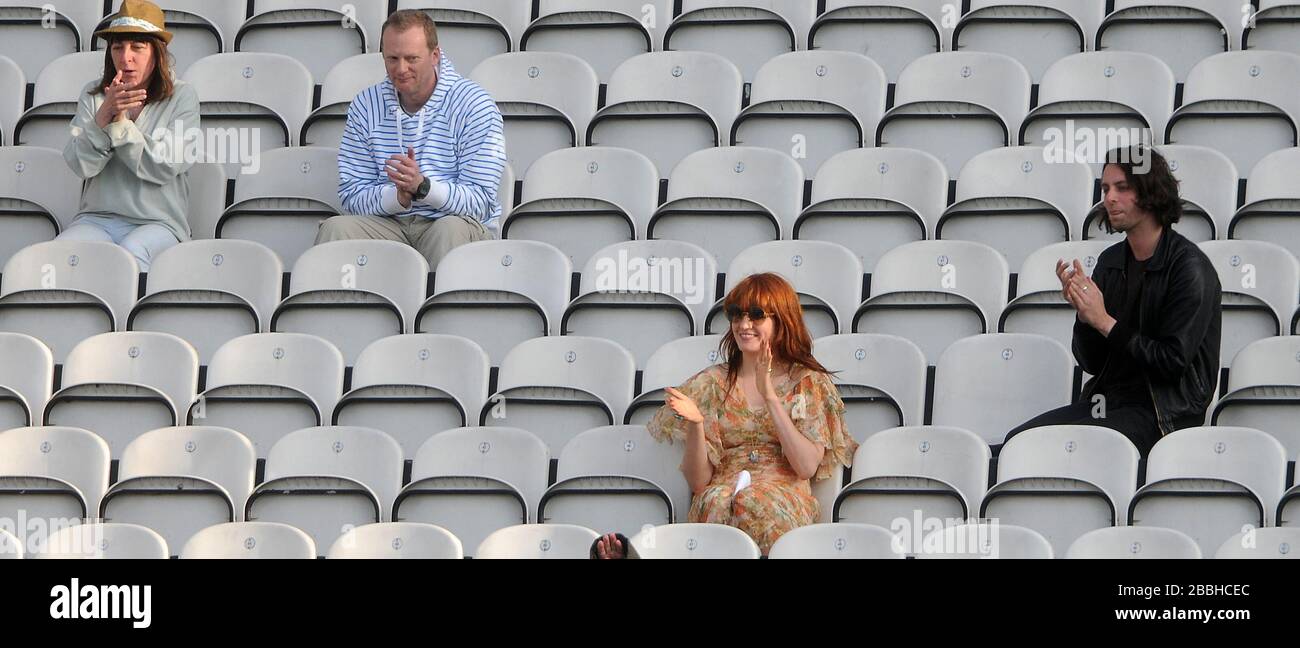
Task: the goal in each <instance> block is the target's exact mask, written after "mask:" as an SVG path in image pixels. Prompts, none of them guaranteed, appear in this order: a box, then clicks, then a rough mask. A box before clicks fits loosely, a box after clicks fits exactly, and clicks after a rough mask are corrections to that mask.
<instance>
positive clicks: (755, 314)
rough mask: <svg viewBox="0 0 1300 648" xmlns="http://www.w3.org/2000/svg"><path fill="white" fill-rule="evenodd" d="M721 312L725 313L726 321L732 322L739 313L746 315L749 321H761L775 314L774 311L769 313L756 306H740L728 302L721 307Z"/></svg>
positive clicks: (737, 317) (738, 316)
mask: <svg viewBox="0 0 1300 648" xmlns="http://www.w3.org/2000/svg"><path fill="white" fill-rule="evenodd" d="M723 312H724V313H725V314H726V315H727V321H728V322H732V321H735V320H737V319H739V318H740V316H741V315H746V316H748V317H749V321H751V322H758V321H762V320H763V318H766V317H775V316H776V313H769V312H767V311H765V310H763V309H761V308H759V307H757V306H750V307H749V308H741V307H739V306H737V305H735V304H728V305H727V307H726V308H725V309H723Z"/></svg>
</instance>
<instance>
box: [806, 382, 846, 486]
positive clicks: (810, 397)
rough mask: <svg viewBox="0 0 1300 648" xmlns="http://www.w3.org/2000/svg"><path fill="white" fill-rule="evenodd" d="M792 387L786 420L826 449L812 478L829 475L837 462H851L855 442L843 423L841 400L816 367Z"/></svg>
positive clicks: (831, 383)
mask: <svg viewBox="0 0 1300 648" xmlns="http://www.w3.org/2000/svg"><path fill="white" fill-rule="evenodd" d="M793 391H794V397H793V398H792V399H791V401H792V402H791V405H790V420H791V421H793V422H794V426H795V428H796V429H798V430H799V432H800V433H802V434H803V435H804V436H805V437H807V438H808V440H809V441H812V442H813V443H816V444H818V445H820V446H822V447H823V448H825V449H826V454H825V455H823V456H822V462H821V465H819V466H817V474H816V475H815V476H813V481H821V480H823V479H826V478H828V477H830V476H831V475H832V471H833V470H834V468H835V466H836V465H837V464H838V465H841V466H851V465H853V453H854V452H856V451H857V449H858V443H857V442H856V441H854V440H853V436H852V435H851V434H849V430H848V427H847V426H846V425H845V423H844V401H843V400H842V399H840V392H839V390H838V389H836V388H835V384H834V383H833V382H831V377H830V376H828V375H826V374H824V373H821V372H820V371H809V372H808V373H807V375H805V376H804V377H803V378H802V379H801V380H800V381H799V384H798V385H796V386H795V388H794V390H793Z"/></svg>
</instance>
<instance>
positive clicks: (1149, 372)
mask: <svg viewBox="0 0 1300 648" xmlns="http://www.w3.org/2000/svg"><path fill="white" fill-rule="evenodd" d="M1126 245H1128V242H1127V241H1120V242H1119V243H1116V244H1115V245H1112V246H1110V247H1108V248H1106V250H1105V251H1103V252H1102V253H1101V256H1099V257H1098V258H1097V267H1096V268H1095V269H1094V270H1093V274H1092V278H1093V281H1095V282H1096V283H1097V287H1098V288H1100V289H1101V292H1102V295H1103V297H1104V300H1105V302H1106V312H1108V313H1110V314H1111V317H1114V316H1115V314H1116V313H1118V312H1120V311H1121V309H1122V308H1123V304H1121V303H1120V301H1119V299H1118V297H1117V296H1118V295H1119V294H1120V293H1121V292H1122V288H1121V287H1122V286H1123V285H1124V281H1125V272H1126V271H1125V252H1126V250H1125V246H1126ZM1222 316H1223V315H1222V292H1221V288H1220V285H1219V275H1218V273H1217V272H1216V271H1215V269H1214V265H1213V264H1212V263H1211V262H1210V259H1209V257H1207V256H1205V253H1204V252H1201V250H1200V248H1198V247H1196V244H1195V243H1192V242H1191V241H1189V240H1187V239H1186V238H1185V237H1183V236H1182V235H1181V234H1179V233H1178V232H1175V231H1173V230H1172V229H1168V228H1166V230H1165V232H1164V233H1163V234H1162V235H1161V236H1160V243H1159V244H1157V246H1156V251H1155V254H1154V255H1152V257H1151V259H1150V260H1148V261H1147V267H1146V273H1145V275H1144V276H1143V279H1142V300H1141V302H1140V303H1139V305H1138V321H1137V323H1136V326H1134V323H1133V322H1118V323H1116V324H1115V326H1114V328H1112V329H1111V331H1110V335H1108V336H1102V334H1101V333H1099V332H1098V331H1097V330H1096V329H1094V328H1092V327H1091V326H1089V325H1087V324H1085V323H1083V322H1082V321H1079V320H1078V319H1077V318H1076V319H1075V322H1074V345H1073V346H1074V358H1075V360H1077V361H1078V363H1079V366H1081V367H1083V370H1084V371H1086V372H1088V373H1089V374H1092V375H1093V379H1092V380H1090V381H1088V384H1087V385H1085V386H1084V389H1083V398H1084V400H1085V401H1087V400H1091V398H1092V396H1093V394H1094V393H1095V390H1096V388H1097V386H1098V385H1099V384H1100V381H1101V379H1102V378H1103V376H1104V375H1105V372H1106V369H1107V367H1106V359H1107V356H1108V354H1109V352H1110V350H1111V349H1116V350H1122V351H1124V352H1126V353H1128V354H1129V355H1130V356H1131V357H1132V358H1133V359H1134V360H1135V361H1136V362H1137V364H1138V365H1139V366H1141V367H1142V368H1143V373H1144V374H1145V377H1146V383H1147V386H1148V387H1149V388H1150V390H1151V399H1152V402H1153V403H1154V404H1155V411H1156V421H1157V423H1158V424H1159V426H1160V433H1161V435H1165V434H1169V433H1170V432H1173V431H1174V430H1180V429H1182V428H1186V427H1192V426H1195V425H1203V424H1204V422H1205V410H1206V408H1208V407H1209V406H1210V402H1211V401H1212V400H1213V399H1214V387H1215V385H1216V383H1217V382H1218V380H1217V379H1218V373H1219V333H1220V330H1221V324H1222Z"/></svg>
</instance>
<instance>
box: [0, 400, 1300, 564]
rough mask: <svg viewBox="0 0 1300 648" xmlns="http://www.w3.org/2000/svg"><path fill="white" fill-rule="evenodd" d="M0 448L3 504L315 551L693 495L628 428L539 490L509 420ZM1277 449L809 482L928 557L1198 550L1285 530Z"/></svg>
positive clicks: (948, 435) (566, 460)
mask: <svg viewBox="0 0 1300 648" xmlns="http://www.w3.org/2000/svg"><path fill="white" fill-rule="evenodd" d="M0 447H3V449H4V450H5V453H4V454H3V457H4V459H3V463H2V464H0V506H3V508H4V509H5V510H10V509H12V511H13V512H20V511H27V512H28V514H29V515H39V516H41V517H44V518H45V519H50V520H66V521H71V522H70V523H76V522H77V521H79V520H81V519H83V518H84V519H90V520H95V519H101V518H102V519H103V520H105V521H109V522H130V523H136V524H141V525H143V526H147V527H149V528H151V529H153V530H154V531H155V532H157V533H158V534H159V535H160V536H162V538H163V539H165V541H166V542H167V543H168V545H169V546H172V547H174V548H175V547H179V546H181V545H183V544H184V542H185V541H186V540H187V539H189V538H191V537H192V536H193V535H194V534H195V533H198V532H199V531H200V530H201V529H203V528H206V527H208V526H210V525H212V524H218V523H223V522H238V521H244V520H248V521H262V522H266V521H279V522H285V523H289V524H293V525H295V526H297V527H299V528H301V529H303V530H304V531H306V532H307V534H308V535H309V536H310V537H311V538H312V539H313V540H314V542H315V543H316V545H317V546H322V547H323V546H328V545H330V544H332V543H333V541H334V540H335V539H337V538H338V537H339V536H341V535H343V534H345V533H347V531H348V530H349V529H350V528H352V527H355V526H360V525H364V524H371V523H378V522H389V521H407V522H409V521H419V522H426V523H433V524H438V525H440V526H442V527H444V528H446V529H448V530H449V531H451V532H452V533H453V534H454V535H455V536H456V537H458V538H459V539H460V540H461V541H463V542H466V543H469V544H471V545H472V546H477V545H478V544H479V543H480V542H482V541H483V539H485V538H487V537H488V536H490V535H491V534H492V533H494V532H495V531H496V530H498V529H501V528H505V527H508V526H510V525H512V524H516V523H523V524H527V523H532V522H540V523H566V524H578V525H581V526H586V527H589V528H600V529H604V530H627V531H630V532H632V531H635V530H637V529H643V528H645V527H646V526H656V525H659V524H668V523H672V522H673V521H674V520H680V519H681V518H682V516H683V511H684V510H685V509H686V508H687V506H688V505H689V501H690V494H689V491H688V489H687V488H686V486H685V482H684V480H683V479H682V478H681V476H680V474H679V473H678V472H677V467H676V466H677V464H678V463H679V462H680V455H681V448H680V447H675V446H669V445H665V444H660V443H657V442H655V441H654V440H653V439H651V438H650V437H649V435H648V434H647V433H646V431H645V429H644V428H643V427H640V426H611V427H602V428H597V429H593V430H589V431H587V432H584V433H582V434H580V435H578V436H577V437H575V438H574V439H573V440H572V441H570V442H569V443H568V444H567V445H566V446H565V448H564V451H563V452H562V453H561V454H560V456H559V467H558V472H557V473H556V479H555V482H554V483H553V484H551V485H550V486H549V487H548V486H547V483H548V481H547V478H546V472H547V457H548V453H547V451H546V449H545V446H544V444H543V443H542V442H541V440H540V439H538V438H537V437H535V436H533V435H532V434H530V433H528V432H525V431H523V430H519V429H515V428H499V427H483V428H463V429H457V430H452V431H448V432H443V433H439V434H435V435H433V436H432V437H430V438H429V440H428V441H426V442H425V443H424V445H423V446H422V447H421V449H420V451H419V453H418V455H417V457H416V459H415V462H414V464H413V467H412V471H411V479H410V481H409V483H407V484H405V485H403V482H402V474H401V473H402V468H401V459H400V449H399V448H397V445H396V443H395V442H394V441H393V440H392V439H391V438H390V437H388V436H387V435H385V434H384V433H382V432H379V431H377V430H373V429H370V428H364V427H346V426H342V427H315V428H307V429H304V430H299V431H296V432H294V433H292V434H290V435H288V436H286V437H285V438H283V439H282V440H280V441H279V442H277V444H276V446H275V448H273V449H272V452H271V456H270V457H269V458H268V460H267V462H266V478H265V480H264V481H262V482H261V483H260V484H255V481H254V461H253V452H252V447H251V443H250V442H249V441H248V440H247V439H246V438H245V437H243V436H242V435H240V434H239V433H237V432H234V431H233V430H230V429H227V428H217V427H173V428H164V429H160V430H154V431H151V432H150V433H148V434H147V435H144V436H142V437H140V438H139V439H137V440H136V441H134V442H132V444H131V446H130V447H129V448H128V452H127V454H126V456H125V457H124V458H123V459H122V463H121V473H120V475H119V479H118V480H117V481H116V483H114V484H113V485H111V486H109V485H108V471H109V466H108V455H107V447H106V444H105V443H104V442H103V441H102V440H101V439H100V438H99V437H97V436H96V435H94V434H92V433H90V432H87V431H85V430H82V429H78V428H63V427H46V428H18V429H14V430H10V431H7V432H4V433H3V434H0ZM1287 458H1288V457H1287V455H1285V454H1284V451H1283V449H1282V446H1281V444H1280V443H1278V442H1277V440H1275V439H1273V438H1271V437H1269V436H1268V435H1266V434H1264V433H1262V432H1259V431H1258V430H1252V429H1249V428H1236V427H1202V428H1190V429H1186V430H1180V431H1178V432H1176V433H1173V434H1171V435H1169V436H1166V437H1165V438H1163V439H1161V441H1160V442H1158V443H1157V445H1156V447H1155V449H1153V451H1152V453H1151V456H1150V459H1149V461H1148V463H1147V472H1146V478H1145V483H1144V484H1142V485H1141V486H1140V487H1139V485H1138V484H1139V461H1138V454H1137V450H1136V449H1135V448H1134V447H1133V446H1132V444H1131V443H1130V442H1128V441H1127V440H1126V439H1125V438H1124V437H1123V436H1121V435H1120V434H1119V433H1117V432H1114V431H1113V430H1110V429H1107V428H1101V427H1093V426H1048V427H1042V428H1036V429H1034V430H1030V431H1027V432H1025V433H1024V434H1022V435H1018V436H1017V437H1016V438H1015V439H1013V440H1012V441H1011V442H1010V443H1008V444H1007V445H1006V447H1005V448H1004V449H1003V452H1002V454H1001V455H1000V456H999V461H998V464H997V471H996V474H995V475H990V473H989V461H988V459H989V452H988V447H987V445H985V444H984V442H983V441H982V440H981V439H979V438H978V437H977V436H976V435H974V434H972V433H971V432H969V431H966V430H963V429H961V428H956V427H950V426H933V427H931V426H918V427H900V428H893V429H890V430H886V431H882V432H880V433H878V434H876V435H873V436H872V437H871V438H869V439H868V440H867V441H865V442H864V443H863V444H862V446H861V447H860V448H859V449H858V452H857V453H856V455H855V457H854V466H853V471H852V474H851V478H850V480H849V483H848V485H846V486H845V487H844V488H842V489H839V488H838V483H837V480H830V481H831V483H830V484H825V483H819V485H818V490H821V491H823V492H821V493H820V494H819V499H820V500H821V501H822V506H823V507H824V510H823V511H822V518H821V519H822V521H823V522H828V521H831V520H834V521H836V522H850V523H859V524H871V525H876V526H879V527H883V528H887V529H889V530H890V531H891V532H892V533H893V535H894V536H895V537H896V540H895V542H894V543H893V546H894V547H895V549H894V551H895V552H896V553H899V554H909V555H918V556H920V555H924V554H927V553H932V551H933V548H932V547H927V546H925V545H924V544H922V542H923V541H922V536H923V535H924V534H926V533H928V532H929V531H930V530H932V528H933V527H935V526H936V525H937V526H950V525H952V524H954V523H956V522H960V521H965V520H972V519H980V520H992V521H996V522H997V523H998V524H1001V525H1009V526H1013V527H1025V528H1027V529H1031V530H1032V531H1033V532H1034V533H1035V534H1036V535H1038V536H1040V537H1041V539H1042V543H1043V544H1044V545H1045V546H1047V552H1046V554H1047V555H1046V556H1044V557H1050V556H1051V555H1058V556H1060V555H1066V554H1067V553H1068V552H1067V549H1068V548H1069V547H1070V546H1071V545H1073V544H1074V543H1076V542H1077V541H1078V540H1079V539H1080V538H1082V537H1085V536H1087V535H1089V534H1090V533H1091V532H1093V531H1096V530H1097V529H1106V528H1109V527H1114V526H1117V525H1118V526H1125V525H1131V526H1140V527H1163V528H1170V529H1177V530H1179V531H1181V532H1182V533H1184V534H1186V535H1187V537H1189V538H1190V539H1191V540H1192V541H1193V542H1194V546H1198V547H1199V551H1200V552H1201V553H1202V554H1204V555H1206V556H1210V555H1214V553H1215V552H1216V550H1218V549H1219V547H1220V546H1221V545H1223V544H1224V542H1225V541H1227V540H1228V539H1229V538H1231V537H1233V536H1234V535H1235V534H1237V533H1239V532H1240V531H1242V530H1243V529H1255V528H1270V527H1294V526H1295V523H1296V519H1295V515H1296V511H1297V510H1300V509H1297V508H1296V507H1297V506H1300V486H1294V487H1292V488H1290V490H1287V483H1286V474H1287ZM990 476H994V477H996V479H995V480H993V485H992V486H989V485H988V484H989V483H990V480H989V477H990ZM823 485H827V486H829V488H828V489H822V488H820V487H821V486H823ZM323 494H328V495H329V497H328V498H325V497H321V495H323ZM90 497H94V498H97V499H94V500H91V499H87V498H90ZM995 551H996V550H995Z"/></svg>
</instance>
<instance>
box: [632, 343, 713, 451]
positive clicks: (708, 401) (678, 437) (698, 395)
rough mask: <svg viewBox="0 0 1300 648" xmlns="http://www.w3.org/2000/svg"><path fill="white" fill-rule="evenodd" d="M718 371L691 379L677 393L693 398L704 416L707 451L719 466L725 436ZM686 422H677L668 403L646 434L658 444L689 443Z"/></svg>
mask: <svg viewBox="0 0 1300 648" xmlns="http://www.w3.org/2000/svg"><path fill="white" fill-rule="evenodd" d="M715 371H716V369H715V368H714V367H710V368H708V369H705V370H704V371H701V372H699V373H697V374H695V375H694V376H691V377H690V379H689V380H687V381H686V383H685V384H683V385H682V386H681V387H678V388H677V391H680V392H682V393H683V394H686V395H687V396H690V397H691V400H693V401H695V405H696V406H697V407H699V408H700V413H701V414H703V415H704V443H705V447H706V448H707V450H708V455H709V463H710V464H712V465H713V466H715V467H716V466H717V465H718V464H720V463H722V436H721V432H720V427H719V425H720V423H719V418H720V417H721V416H722V406H723V400H722V389H721V387H720V386H719V385H718V380H717V376H716V375H715ZM687 425H690V424H689V423H687V421H686V420H685V419H680V418H677V413H676V412H674V411H673V408H671V407H669V406H668V405H667V403H665V404H664V405H663V406H662V407H660V408H659V411H657V412H655V415H654V418H652V419H650V422H649V423H647V424H646V431H647V432H649V433H650V436H652V437H654V438H655V439H656V440H658V441H661V442H665V443H673V442H675V441H682V442H684V441H685V440H686V426H687Z"/></svg>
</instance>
